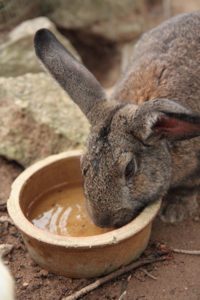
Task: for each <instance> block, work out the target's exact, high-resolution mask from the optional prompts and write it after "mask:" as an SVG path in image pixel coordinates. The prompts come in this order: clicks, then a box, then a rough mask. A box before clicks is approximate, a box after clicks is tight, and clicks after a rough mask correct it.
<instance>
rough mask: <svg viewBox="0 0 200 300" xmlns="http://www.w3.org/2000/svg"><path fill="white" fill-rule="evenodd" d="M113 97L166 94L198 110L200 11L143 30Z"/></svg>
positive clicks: (131, 99)
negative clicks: (146, 30) (145, 30)
mask: <svg viewBox="0 0 200 300" xmlns="http://www.w3.org/2000/svg"><path fill="white" fill-rule="evenodd" d="M113 98H115V99H118V100H120V101H128V102H135V103H138V104H141V103H143V102H145V101H149V100H152V99H155V98H168V99H172V100H174V101H177V102H179V103H181V104H183V105H185V106H186V107H190V108H192V109H193V110H195V111H200V11H198V12H193V13H191V14H182V15H178V16H176V17H174V18H172V19H170V20H168V21H166V22H164V23H162V24H161V25H159V26H158V27H156V28H155V29H152V30H150V31H148V32H147V33H145V34H144V35H143V36H142V37H141V39H140V40H139V41H138V42H137V44H136V45H135V47H134V51H133V55H132V58H131V62H130V64H129V67H128V69H127V70H126V73H125V75H123V76H122V79H121V80H120V82H119V84H118V85H117V88H116V90H115V93H114V95H113Z"/></svg>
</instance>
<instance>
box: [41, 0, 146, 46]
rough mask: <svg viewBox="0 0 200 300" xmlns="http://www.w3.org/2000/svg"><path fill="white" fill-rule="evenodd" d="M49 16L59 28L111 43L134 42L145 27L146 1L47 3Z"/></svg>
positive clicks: (69, 0) (64, 1)
mask: <svg viewBox="0 0 200 300" xmlns="http://www.w3.org/2000/svg"><path fill="white" fill-rule="evenodd" d="M45 6H46V7H48V8H49V7H50V11H49V12H47V16H48V17H49V18H50V19H51V20H52V21H53V22H54V23H55V24H56V25H57V26H59V27H61V28H65V29H76V30H82V31H83V32H87V33H91V34H97V35H100V36H102V37H104V38H106V39H109V40H111V41H123V40H130V39H132V38H133V37H135V36H138V34H140V33H141V32H143V30H144V27H145V23H146V22H145V15H144V12H145V11H146V2H145V0H123V1H121V0H102V1H97V0H76V1H71V0H58V1H53V0H45V1H44V2H43V7H44V10H45Z"/></svg>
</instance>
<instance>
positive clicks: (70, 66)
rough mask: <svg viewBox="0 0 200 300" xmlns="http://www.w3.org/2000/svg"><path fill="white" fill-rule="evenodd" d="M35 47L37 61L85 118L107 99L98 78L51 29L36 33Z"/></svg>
mask: <svg viewBox="0 0 200 300" xmlns="http://www.w3.org/2000/svg"><path fill="white" fill-rule="evenodd" d="M34 45H35V52H36V55H37V56H38V58H39V59H40V60H41V62H42V63H43V64H44V66H45V67H46V68H47V70H48V71H49V72H50V74H51V75H52V76H53V77H54V78H55V79H56V80H57V81H58V83H59V84H60V85H61V86H62V88H63V89H64V90H65V91H66V92H67V93H68V94H69V96H70V97H71V98H72V100H73V101H74V102H75V103H76V104H78V106H79V107H80V109H81V110H82V111H83V113H84V114H85V115H86V116H87V114H88V113H89V111H90V110H91V108H92V107H93V106H94V105H95V104H96V103H97V102H99V101H101V100H105V99H106V96H105V92H104V90H103V88H102V87H101V85H100V83H99V82H98V81H97V80H96V78H95V77H94V76H93V75H92V74H91V73H90V72H89V71H88V70H87V69H86V68H85V67H84V66H83V65H82V64H81V63H79V62H78V61H77V60H76V59H75V58H74V57H73V55H72V54H71V53H70V52H69V51H68V50H67V49H65V48H64V46H63V45H62V44H61V43H60V42H59V41H58V40H57V39H56V37H55V36H54V35H53V33H51V32H50V31H49V30H48V29H40V30H38V31H37V32H36V35H35V38H34Z"/></svg>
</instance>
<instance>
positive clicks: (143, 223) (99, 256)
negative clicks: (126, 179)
mask: <svg viewBox="0 0 200 300" xmlns="http://www.w3.org/2000/svg"><path fill="white" fill-rule="evenodd" d="M80 154H81V152H80V151H70V152H65V153H61V154H58V155H52V156H50V157H47V158H46V159H44V160H42V161H39V162H37V163H35V164H34V165H32V166H31V167H29V168H27V169H26V170H25V171H24V172H22V173H21V174H20V175H19V177H18V178H17V179H16V180H15V181H14V183H13V185H12V190H11V194H10V198H9V200H8V204H7V206H8V212H9V215H10V217H11V218H12V220H13V221H14V223H15V225H16V226H17V228H18V229H19V231H20V232H21V234H22V237H23V240H24V242H25V245H26V247H27V249H28V252H29V254H30V256H31V257H32V258H33V260H34V261H35V262H37V263H38V264H39V265H41V266H42V267H43V268H45V269H47V270H49V271H50V272H53V273H56V274H59V275H64V276H67V277H71V278H89V277H96V276H101V275H104V274H107V273H110V272H112V271H114V270H115V269H117V268H119V267H120V266H122V265H126V264H129V263H130V262H131V261H133V260H135V259H137V258H138V257H139V256H140V255H141V253H142V252H143V251H144V249H145V248H146V246H147V244H148V241H149V237H150V233H151V225H152V220H153V219H154V217H155V216H156V214H157V212H158V210H159V208H160V203H161V201H159V200H158V201H157V202H155V203H153V204H151V205H150V206H148V207H146V208H145V209H144V210H143V211H142V212H141V213H140V215H139V216H138V217H137V218H135V219H134V220H133V221H131V222H130V223H129V224H127V225H125V226H123V227H121V228H118V229H115V230H113V231H109V232H106V233H103V234H100V235H95V236H88V237H68V236H59V235H56V234H52V233H49V232H46V231H43V230H41V229H39V228H37V227H36V226H34V225H33V224H32V223H31V222H30V221H29V220H28V219H27V218H26V213H25V212H26V209H27V207H28V205H29V204H30V201H32V200H33V199H34V198H36V197H38V195H40V194H42V193H44V192H47V191H48V190H50V189H52V187H54V186H58V185H62V184H66V183H77V182H79V183H81V182H82V178H81V172H80V164H79V159H80Z"/></svg>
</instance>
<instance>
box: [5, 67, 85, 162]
mask: <svg viewBox="0 0 200 300" xmlns="http://www.w3.org/2000/svg"><path fill="white" fill-rule="evenodd" d="M0 106H1V109H0V140H1V143H0V155H2V156H4V157H6V158H7V159H10V160H15V161H17V162H18V163H19V164H21V165H22V166H24V167H27V166H29V165H30V164H32V163H33V162H35V161H37V160H39V159H41V158H43V157H46V156H48V155H51V154H54V153H59V152H62V151H66V150H69V149H76V148H82V147H83V145H84V143H85V140H86V138H87V136H88V133H89V124H88V121H87V120H86V118H85V116H84V115H83V113H82V112H81V111H80V109H79V108H78V107H77V106H76V105H75V104H74V102H73V101H72V100H71V99H70V98H69V97H68V96H67V94H66V93H65V92H64V91H63V90H62V89H61V88H60V87H59V86H58V85H57V84H56V83H55V82H54V80H53V79H52V78H51V77H50V76H49V75H48V74H46V73H38V74H26V75H23V76H19V77H10V78H5V77H1V78H0Z"/></svg>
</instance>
